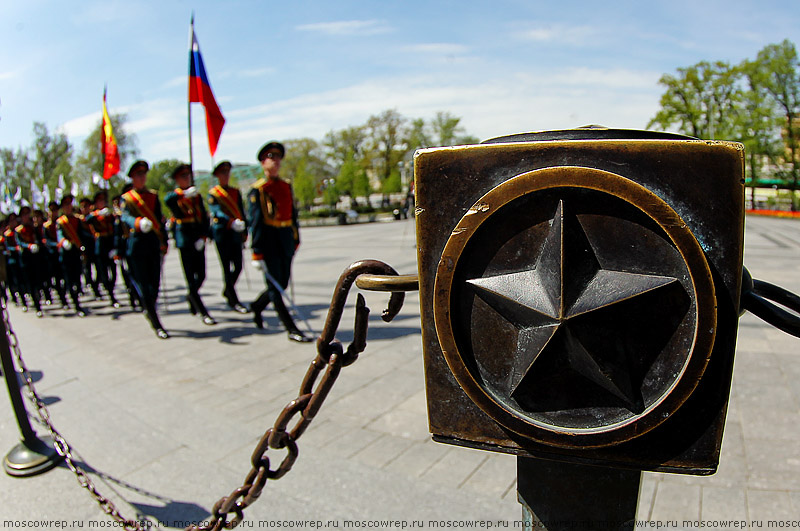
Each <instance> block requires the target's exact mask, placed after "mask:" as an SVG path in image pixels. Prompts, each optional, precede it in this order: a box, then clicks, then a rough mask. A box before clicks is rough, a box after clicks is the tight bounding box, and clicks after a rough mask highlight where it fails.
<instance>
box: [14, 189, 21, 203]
mask: <svg viewBox="0 0 800 531" xmlns="http://www.w3.org/2000/svg"><path fill="white" fill-rule="evenodd" d="M20 199H22V188H20V187H19V186H17V191H16V193H14V201H19V200H20Z"/></svg>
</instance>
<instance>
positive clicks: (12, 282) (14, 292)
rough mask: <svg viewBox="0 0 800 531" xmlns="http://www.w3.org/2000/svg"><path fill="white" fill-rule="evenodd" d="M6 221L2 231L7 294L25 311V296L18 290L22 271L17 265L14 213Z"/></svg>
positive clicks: (15, 216)
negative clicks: (21, 305)
mask: <svg viewBox="0 0 800 531" xmlns="http://www.w3.org/2000/svg"><path fill="white" fill-rule="evenodd" d="M6 220H7V222H8V223H7V224H6V228H5V230H4V231H3V243H4V246H3V254H4V255H5V257H6V278H7V283H8V292H9V295H10V296H11V300H12V301H14V304H16V305H19V304H20V303H22V304H23V307H24V309H25V310H27V306H25V304H26V303H25V295H24V294H22V292H21V288H20V281H21V280H20V279H21V277H22V270H21V269H20V264H19V252H17V231H16V229H17V225H19V221H18V220H17V215H16V214H15V213H11V214H9V215H8V218H6Z"/></svg>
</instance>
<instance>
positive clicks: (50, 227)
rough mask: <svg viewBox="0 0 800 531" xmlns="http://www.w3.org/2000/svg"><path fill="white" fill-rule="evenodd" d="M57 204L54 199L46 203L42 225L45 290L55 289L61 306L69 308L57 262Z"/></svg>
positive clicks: (59, 265) (61, 270) (61, 273)
mask: <svg viewBox="0 0 800 531" xmlns="http://www.w3.org/2000/svg"><path fill="white" fill-rule="evenodd" d="M59 208H60V207H59V205H58V203H56V202H55V201H50V203H49V204H48V205H47V210H48V214H49V215H48V217H47V221H45V222H44V225H43V226H42V227H43V229H44V246H45V250H46V252H47V257H48V259H47V266H48V268H47V275H48V282H47V288H46V289H47V290H48V291H52V290H53V289H55V290H56V293H57V294H58V299H59V300H60V301H61V308H64V309H66V308H69V304H68V303H67V298H66V297H65V295H64V272H63V269H62V268H61V263H60V262H59V251H58V249H59V246H58V211H59Z"/></svg>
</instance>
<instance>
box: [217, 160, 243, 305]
mask: <svg viewBox="0 0 800 531" xmlns="http://www.w3.org/2000/svg"><path fill="white" fill-rule="evenodd" d="M214 176H215V177H216V178H217V179H218V180H219V184H218V185H216V186H215V187H213V188H212V189H211V190H209V192H208V209H209V211H210V214H211V234H212V236H213V238H214V243H215V244H216V246H217V254H219V263H220V265H221V266H222V278H223V279H224V281H225V289H224V290H223V291H222V296H223V297H225V300H226V301H228V306H230V307H231V308H233V309H234V310H236V311H237V312H239V313H247V308H245V307H244V306H242V303H241V302H239V297H238V295H237V294H236V281H237V280H238V279H239V275H240V274H241V272H242V247H243V245H244V242H245V240H246V239H247V232H246V231H247V221H246V218H245V216H244V204H243V202H242V194H241V193H240V192H239V190H238V189H237V188H235V187H233V186H229V185H228V183H229V182H230V177H231V163H230V162H228V161H224V162H220V163H219V164H217V166H216V168H214Z"/></svg>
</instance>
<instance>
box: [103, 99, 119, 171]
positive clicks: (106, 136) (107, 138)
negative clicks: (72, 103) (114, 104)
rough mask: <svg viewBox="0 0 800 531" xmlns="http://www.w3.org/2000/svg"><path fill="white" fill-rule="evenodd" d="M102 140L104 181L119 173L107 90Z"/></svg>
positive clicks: (117, 152)
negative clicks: (107, 106)
mask: <svg viewBox="0 0 800 531" xmlns="http://www.w3.org/2000/svg"><path fill="white" fill-rule="evenodd" d="M100 139H101V141H102V143H103V179H106V180H108V179H110V178H111V177H112V176H113V175H116V174H118V173H119V150H118V149H117V139H116V138H114V131H112V130H111V119H110V118H109V117H108V109H107V108H106V89H105V88H104V89H103V127H102V128H101V129H100Z"/></svg>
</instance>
